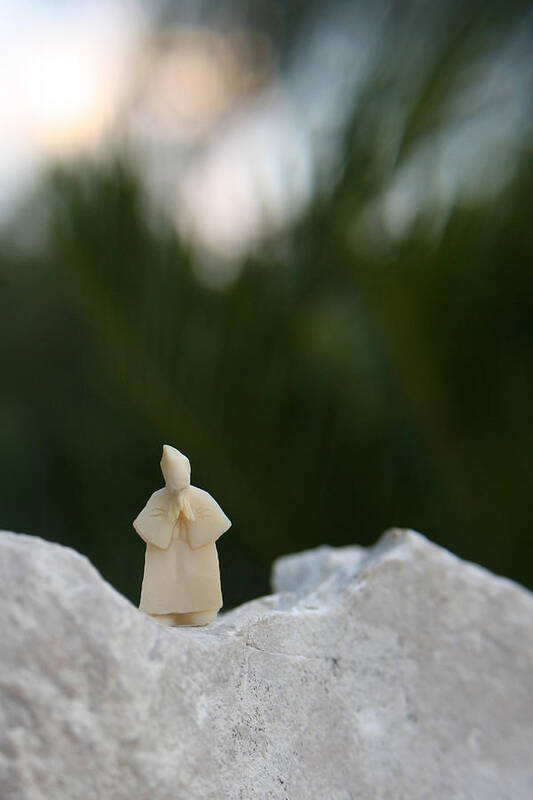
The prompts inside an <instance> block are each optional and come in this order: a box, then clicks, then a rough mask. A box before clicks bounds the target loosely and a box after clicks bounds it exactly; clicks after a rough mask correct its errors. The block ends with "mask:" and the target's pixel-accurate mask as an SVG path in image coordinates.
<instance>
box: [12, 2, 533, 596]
mask: <svg viewBox="0 0 533 800" xmlns="http://www.w3.org/2000/svg"><path fill="white" fill-rule="evenodd" d="M0 16H1V24H2V30H3V32H4V33H3V44H2V48H1V50H0V66H1V69H0V75H1V77H0V82H1V97H0V101H1V107H2V118H3V122H2V126H1V128H0V181H1V185H2V192H1V196H0V287H1V292H0V375H1V378H2V390H1V393H0V403H1V413H0V526H1V527H3V528H5V529H11V530H16V531H21V532H26V533H31V534H36V535H39V536H43V537H45V538H47V539H51V540H54V541H58V542H61V543H63V544H67V545H70V546H72V547H74V548H76V549H77V550H79V551H81V552H82V553H85V554H86V555H87V556H88V557H89V558H90V559H91V561H92V562H93V563H94V564H95V565H96V567H97V568H98V569H99V570H100V571H101V572H102V574H103V575H104V576H105V578H107V579H108V580H109V581H110V582H111V583H112V584H113V585H114V586H115V587H116V588H117V589H119V590H120V591H121V592H123V593H124V594H125V595H126V596H128V597H129V598H130V599H132V600H133V601H134V602H136V601H137V599H138V594H139V588H140V581H141V575H142V567H143V557H144V556H143V553H144V545H143V543H142V542H141V540H140V539H138V537H137V536H136V535H135V533H134V531H133V529H132V527H131V523H132V520H133V519H134V517H135V516H136V515H137V513H138V512H139V511H140V509H141V508H142V507H143V505H144V503H145V502H146V500H147V499H148V497H149V495H150V494H151V493H152V492H153V491H155V490H156V489H158V488H160V486H161V485H162V479H161V475H160V471H159V459H160V451H161V445H162V444H163V443H164V442H168V443H170V444H173V445H175V446H177V447H178V448H179V449H180V450H182V451H183V452H185V453H186V454H187V455H189V457H190V459H191V462H192V468H193V482H194V483H195V484H196V485H198V486H201V487H203V488H206V489H208V490H209V491H210V492H211V493H212V494H213V495H214V496H215V497H216V499H217V500H218V501H219V502H220V504H221V505H222V507H223V508H224V510H225V511H226V513H227V514H228V515H229V516H230V517H231V519H232V520H233V527H232V529H231V531H230V532H229V533H228V534H227V535H226V536H225V537H223V539H222V540H221V541H220V544H219V553H220V559H221V567H222V573H223V589H224V595H225V602H226V606H232V605H234V604H237V603H240V602H242V601H244V600H246V599H248V598H251V597H253V596H256V595H258V594H260V593H263V592H266V591H268V577H269V569H270V564H271V562H272V560H273V559H274V558H275V557H276V556H278V555H280V554H282V553H286V552H290V551H296V550H299V549H304V548H310V547H314V546H316V545H319V544H322V543H327V544H331V545H344V544H351V543H357V544H361V545H368V544H370V543H372V542H374V541H375V540H376V538H377V537H378V535H379V534H380V533H381V532H382V531H383V530H384V529H386V528H389V527H391V526H405V527H412V528H415V529H417V530H419V531H421V532H423V533H425V534H426V535H427V536H429V537H430V538H431V539H433V540H434V541H436V542H438V543H440V544H442V545H444V546H446V547H448V548H451V549H452V550H453V551H455V552H456V553H458V554H459V555H461V556H463V557H465V558H468V559H473V560H475V561H478V562H480V563H482V564H484V565H486V566H487V567H489V568H490V569H492V570H494V571H496V572H498V573H502V574H505V575H508V576H510V577H513V578H515V579H516V580H518V581H521V582H523V583H524V584H526V585H531V584H533V544H532V536H531V533H532V525H531V523H532V521H533V502H532V500H531V493H532V477H533V474H532V465H533V459H532V454H531V453H532V448H531V445H532V434H533V414H532V406H533V402H532V401H533V391H532V381H531V366H532V363H531V362H532V356H531V354H532V349H531V344H532V332H533V302H532V297H533V293H532V289H533V285H532V284H533V280H532V246H533V235H532V228H533V219H532V201H533V191H532V190H533V161H532V158H531V155H532V152H531V151H532V148H531V144H532V138H531V133H532V121H533V104H532V88H533V87H532V78H533V61H532V45H533V13H532V10H531V8H530V4H528V3H524V2H514V0H506V2H495V0H488V1H487V0H483V2H477V1H476V0H473V1H472V2H468V3H464V2H462V1H461V2H458V0H446V2H438V1H437V0H432V2H418V1H417V0H412V1H411V2H409V0H408V1H407V2H394V1H393V0H363V1H362V2H329V3H326V2H300V1H299V0H293V1H292V2H290V1H289V2H276V1H275V0H252V1H251V2H237V0H233V1H231V2H230V1H229V0H216V2H215V1H214V0H212V1H208V0H204V1H199V0H198V1H196V2H179V3H178V2H176V3H171V2H150V3H148V2H146V3H144V4H143V3H140V2H135V1H134V0H131V1H130V2H126V0H113V1H111V0H106V2H103V1H102V0H90V2H89V0H77V1H76V2H67V0H63V2H51V0H50V2H46V0H33V2H30V1H29V0H16V2H15V0H3V2H2V4H1V6H0Z"/></svg>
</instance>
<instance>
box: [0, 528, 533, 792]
mask: <svg viewBox="0 0 533 800" xmlns="http://www.w3.org/2000/svg"><path fill="white" fill-rule="evenodd" d="M273 572H274V575H273V577H274V589H275V591H276V592H277V593H276V594H273V595H271V596H268V597H264V598H260V599H258V600H254V601H252V602H250V603H247V604H245V605H244V606H242V607H240V608H238V609H235V610H233V611H231V612H229V613H226V614H221V615H219V617H218V619H217V620H216V622H214V623H213V624H212V625H210V626H209V627H207V628H164V627H162V626H161V625H159V624H158V623H157V622H155V621H154V620H153V619H151V618H150V617H148V616H146V615H144V614H143V613H142V612H140V611H139V610H138V609H137V608H135V607H134V606H132V605H131V604H130V603H129V602H128V601H127V600H126V599H125V598H123V597H122V596H121V595H119V594H118V593H117V592H116V591H115V590H114V589H113V588H112V587H111V586H110V585H109V584H107V583H106V582H105V581H104V580H103V579H102V578H101V576H100V575H99V573H98V572H97V571H96V570H95V569H94V568H93V567H92V566H91V564H90V563H89V561H88V560H87V559H86V558H85V557H83V556H81V555H79V554H78V553H76V552H74V551H73V550H70V549H68V548H65V547H61V546H59V545H56V544H51V543H49V542H45V541H43V540H41V539H38V538H34V537H31V536H25V535H22V534H10V533H4V534H0V595H1V597H0V609H1V611H0V649H1V653H0V797H1V798H2V800H67V799H68V800H76V799H77V798H79V800H93V799H94V800H109V799H111V800H113V799H114V798H117V800H122V798H124V800H144V798H146V800H171V799H172V798H180V799H181V798H183V800H196V799H198V800H209V799H210V798H213V800H224V799H225V798H231V799H233V798H240V799H241V800H251V799H252V798H279V799H280V800H286V799H287V798H288V799H289V800H314V798H316V799H317V800H349V799H350V798H351V799H352V800H370V799H372V800H374V799H375V800H378V799H379V800H381V799H383V800H418V799H420V800H422V798H424V799H425V800H426V799H427V800H440V798H442V800H453V799H454V798H457V800H459V799H460V800H478V799H479V800H506V799H507V800H531V798H532V797H533V597H532V595H531V594H530V593H529V592H527V591H526V590H525V589H523V588H521V587H520V586H518V585H516V584H514V583H512V582H511V581H508V580H505V579H503V578H498V577H495V576H494V575H492V574H490V573H488V572H487V571H485V570H484V569H481V568H480V567H477V566H475V565H472V564H468V563H465V562H463V561H461V560H459V559H458V558H456V557H455V556H453V555H451V554H450V553H449V552H447V551H445V550H443V549H441V548H439V547H437V546H435V545H433V544H431V543H430V542H429V541H428V540H427V539H425V538H424V537H423V536H421V535H419V534H416V533H413V532H409V531H392V532H390V533H388V534H386V535H385V536H384V537H383V538H382V539H381V540H380V542H379V543H378V544H377V545H376V546H375V547H374V548H371V549H369V550H365V549H362V548H358V547H348V548H343V549H340V550H335V549H331V548H328V547H322V548H318V549H317V550H314V551H309V552H306V553H302V554H299V555H294V556H288V557H285V558H283V559H281V560H280V561H278V562H277V563H276V565H275V567H274V571H273Z"/></svg>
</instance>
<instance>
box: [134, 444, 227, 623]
mask: <svg viewBox="0 0 533 800" xmlns="http://www.w3.org/2000/svg"><path fill="white" fill-rule="evenodd" d="M161 471H162V473H163V477H164V478H165V484H166V486H165V488H164V489H159V491H157V492H154V494H153V495H152V496H151V497H150V499H149V500H148V503H147V504H146V506H145V507H144V509H143V510H142V511H141V513H140V514H139V516H138V517H137V519H136V520H135V521H134V523H133V527H134V528H135V530H136V531H137V533H138V534H139V536H140V537H141V538H142V539H144V541H145V542H146V558H145V564H144V578H143V585H142V589H141V602H140V605H139V608H140V610H141V611H144V612H146V613H147V614H151V615H152V616H154V617H155V618H156V619H157V620H158V621H159V622H161V623H162V624H163V625H207V624H209V623H210V622H211V621H212V620H213V619H214V618H215V617H216V615H217V612H218V610H219V609H220V607H221V606H222V592H221V590H220V570H219V566H218V555H217V548H216V545H215V541H216V540H217V539H218V537H219V536H221V535H222V534H223V533H225V532H226V531H227V530H228V528H229V527H230V526H231V522H230V520H229V519H228V518H227V516H226V515H225V514H224V512H223V511H222V509H221V508H220V506H219V505H218V503H217V502H216V501H215V500H214V499H213V498H212V497H211V495H210V494H208V493H207V492H204V491H203V490H202V489H198V488H197V487H196V486H191V466H190V464H189V459H188V458H186V456H184V455H183V454H182V453H180V452H179V450H176V448H175V447H171V446H170V445H168V444H165V445H163V456H162V458H161Z"/></svg>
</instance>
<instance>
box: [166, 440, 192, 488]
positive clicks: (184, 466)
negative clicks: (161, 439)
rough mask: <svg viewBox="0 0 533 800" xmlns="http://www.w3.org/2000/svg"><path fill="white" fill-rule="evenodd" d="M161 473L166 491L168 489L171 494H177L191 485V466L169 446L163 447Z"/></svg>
mask: <svg viewBox="0 0 533 800" xmlns="http://www.w3.org/2000/svg"><path fill="white" fill-rule="evenodd" d="M161 472H162V473H163V477H164V479H165V483H166V485H167V489H170V490H171V491H172V492H179V491H180V490H181V489H185V488H186V487H187V486H189V485H190V483H191V465H190V463H189V459H188V458H187V456H184V455H183V453H180V451H179V450H176V448H175V447H171V446H170V445H169V444H164V445H163V455H162V457H161Z"/></svg>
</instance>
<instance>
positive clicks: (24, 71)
mask: <svg viewBox="0 0 533 800" xmlns="http://www.w3.org/2000/svg"><path fill="white" fill-rule="evenodd" d="M289 5H290V4H289ZM398 8H399V6H398V4H396V3H393V2H385V1H383V0H378V1H377V2H374V3H364V4H362V3H356V2H354V3H345V2H344V3H341V2H333V3H310V4H309V7H308V11H307V13H306V14H304V21H303V23H301V24H300V26H299V29H298V30H297V31H296V32H293V35H292V38H291V39H290V43H289V45H287V41H286V40H285V39H284V37H283V36H282V35H281V34H280V31H281V30H282V29H281V26H280V25H279V24H278V25H276V20H277V19H279V17H280V16H281V15H282V9H281V6H280V5H279V4H278V3H275V2H270V3H268V2H263V3H259V4H258V3H255V4H252V6H250V7H247V6H246V4H244V5H241V4H239V3H236V2H233V3H228V2H221V3H219V4H213V3H205V2H202V3H180V4H172V3H167V4H165V3H161V2H159V3H140V2H138V0H137V1H136V0H90V1H89V2H87V1H86V0H77V1H76V2H68V1H67V0H63V2H48V1H47V0H33V1H32V0H3V1H2V4H1V5H0V26H1V29H2V31H3V34H2V47H1V48H0V75H1V78H0V81H1V98H0V101H1V108H2V117H3V121H2V126H1V128H0V181H1V185H2V192H1V195H0V198H1V199H0V220H3V222H4V224H5V223H6V222H9V220H10V219H11V216H12V214H13V211H14V209H16V208H17V206H18V204H20V202H21V201H22V200H23V198H24V196H25V194H26V193H27V192H28V191H29V190H31V188H32V187H33V186H34V185H35V183H36V181H37V180H38V179H39V176H40V175H41V173H42V170H43V169H44V168H46V167H47V166H48V165H50V163H53V162H54V161H57V160H60V161H65V160H67V161H72V160H73V159H76V158H78V157H80V156H86V155H87V154H89V155H90V156H91V157H94V158H102V157H105V155H106V154H107V153H116V152H117V150H121V151H122V152H124V151H126V152H128V154H129V155H131V156H132V157H133V161H134V163H135V164H136V165H137V168H138V170H139V172H140V174H141V176H142V178H143V180H144V182H145V185H146V187H147V189H148V190H149V196H150V197H151V199H152V207H153V210H154V211H155V212H156V213H155V214H154V217H157V215H158V214H159V213H160V212H161V211H163V213H164V214H165V215H166V216H167V217H168V218H170V219H171V220H172V221H173V223H174V224H175V225H176V226H177V228H178V232H179V233H180V234H181V235H182V236H183V237H184V238H185V239H190V240H191V241H192V242H193V243H194V244H195V246H196V248H197V250H198V252H199V253H200V254H201V255H202V258H200V259H199V265H200V266H199V269H200V275H201V277H203V279H204V280H206V281H208V282H211V283H224V282H225V281H227V280H228V279H231V277H232V276H233V275H234V274H235V272H236V271H237V270H238V268H239V258H240V256H241V255H242V254H243V253H244V252H246V251H247V250H248V249H249V248H250V247H253V246H254V245H255V244H256V243H258V242H260V241H261V239H262V237H264V235H265V234H269V233H279V232H280V231H283V230H284V228H285V227H286V226H288V225H289V224H290V223H291V222H292V221H294V220H295V219H297V218H298V216H299V215H300V214H301V213H302V212H303V210H304V209H305V208H306V207H307V205H308V203H309V202H310V200H311V198H312V197H313V196H314V195H315V194H316V192H327V190H328V187H329V186H330V185H331V184H332V182H334V180H335V179H336V176H337V175H338V174H339V170H340V169H341V167H342V165H341V164H339V154H340V152H341V147H340V145H341V141H342V135H343V133H344V129H345V126H346V124H347V121H348V119H349V118H350V117H351V115H352V113H353V110H354V108H355V107H356V106H357V103H358V100H359V98H360V96H361V94H362V93H363V92H365V91H367V90H368V78H369V75H372V76H373V79H374V80H375V79H376V76H378V78H380V79H382V80H383V82H384V83H386V82H387V81H389V80H391V79H392V80H394V83H395V89H394V102H389V103H388V104H387V106H386V109H387V113H386V115H384V117H383V119H382V124H381V125H380V134H379V135H380V138H381V141H380V143H379V144H380V147H381V151H382V157H383V168H384V170H385V169H386V170H388V171H389V172H390V179H389V180H388V182H387V184H386V187H385V189H384V190H383V191H381V192H380V193H379V195H378V196H376V197H374V198H372V199H371V200H370V201H369V202H368V203H367V206H366V208H365V209H364V211H363V213H361V214H360V215H359V218H358V219H357V220H355V221H354V235H355V236H357V237H358V238H360V239H362V240H365V241H367V242H368V245H369V246H370V247H380V246H382V244H383V235H385V236H386V237H390V238H391V239H393V240H398V239H401V238H402V236H404V235H405V234H406V233H408V232H409V230H410V228H411V227H412V225H413V224H415V222H416V221H417V219H418V218H419V216H420V214H424V215H426V216H427V217H428V219H429V220H430V222H431V224H430V226H429V229H430V230H431V231H433V233H435V234H437V235H438V232H439V230H440V229H441V228H442V226H443V225H444V224H445V222H446V219H447V215H448V214H449V212H450V209H451V208H452V207H453V206H454V205H455V204H456V203H457V202H465V203H469V202H477V201H478V200H479V199H480V197H483V196H486V195H487V194H489V195H490V196H495V195H497V194H498V192H500V191H501V189H502V188H504V187H505V185H506V183H507V181H508V180H509V179H510V178H511V177H512V176H513V172H514V170H515V167H516V164H517V163H518V159H519V157H520V156H521V154H523V151H524V149H526V148H528V147H529V146H530V142H531V136H530V134H531V121H532V104H531V99H530V98H531V88H532V85H531V84H532V73H533V70H532V63H533V62H532V59H531V43H532V40H533V36H532V31H533V15H532V13H531V12H529V13H528V12H527V11H524V12H523V13H522V14H520V15H519V17H518V19H519V24H517V23H516V19H515V21H514V22H513V23H512V24H510V25H509V26H508V28H507V29H505V28H504V29H503V30H502V31H501V32H500V35H499V36H494V32H493V30H492V28H490V27H488V26H484V25H483V24H480V25H479V27H478V29H477V30H476V31H475V32H474V34H473V35H472V36H470V37H469V39H468V50H467V51H465V50H464V49H463V50H461V48H460V47H459V48H458V50H457V52H456V53H455V57H456V60H457V68H456V71H455V79H456V81H457V85H456V87H453V86H452V87H449V86H445V87H443V91H444V90H445V93H446V97H445V99H444V102H443V104H442V108H441V112H440V117H439V119H437V120H435V124H434V126H433V127H432V129H431V130H430V131H429V132H428V134H427V136H425V137H422V138H421V140H420V141H419V142H418V144H417V146H416V148H415V149H414V150H413V152H411V153H410V154H409V157H408V158H407V159H403V160H402V167H401V169H398V170H395V169H391V168H390V167H391V165H392V166H394V163H395V159H396V158H397V153H398V151H399V149H400V148H401V147H402V143H403V137H404V134H405V124H406V119H407V117H408V115H409V111H410V109H411V108H412V106H413V104H414V103H416V102H420V96H419V94H420V92H421V91H422V90H423V87H424V85H425V82H426V78H427V74H428V71H430V70H431V69H432V68H433V66H434V61H435V59H437V58H438V57H439V41H444V40H445V39H447V40H449V37H450V31H451V30H452V35H453V25H454V19H455V9H456V6H455V5H454V3H446V4H439V3H436V4H421V3H415V2H413V3H412V4H411V6H410V7H409V6H408V7H407V11H405V8H404V10H403V13H402V14H398V13H397V12H398ZM272 20H274V22H272ZM481 22H483V21H482V20H481ZM378 229H379V230H378Z"/></svg>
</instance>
